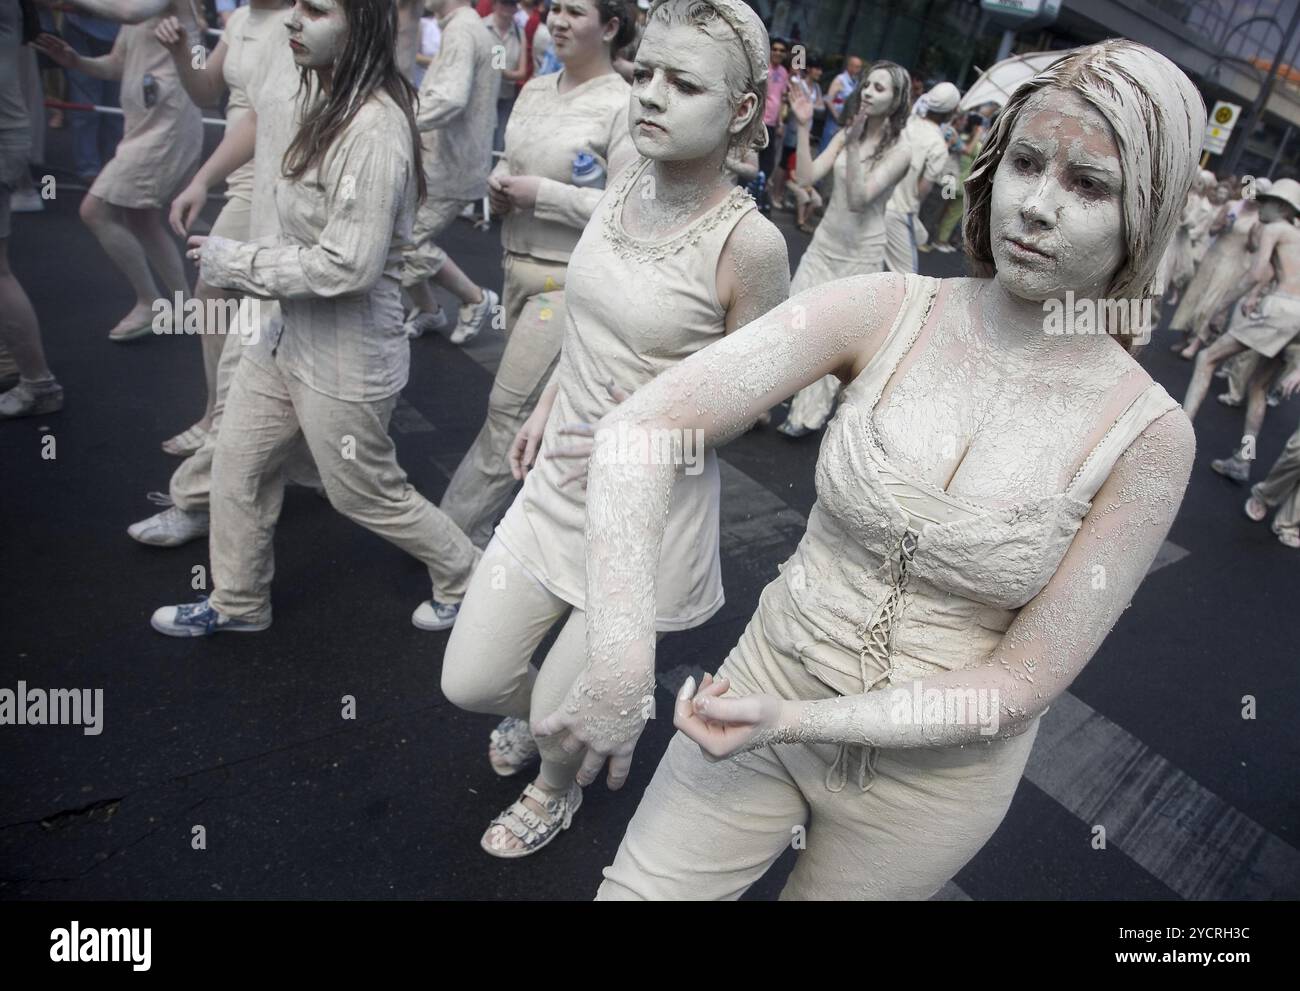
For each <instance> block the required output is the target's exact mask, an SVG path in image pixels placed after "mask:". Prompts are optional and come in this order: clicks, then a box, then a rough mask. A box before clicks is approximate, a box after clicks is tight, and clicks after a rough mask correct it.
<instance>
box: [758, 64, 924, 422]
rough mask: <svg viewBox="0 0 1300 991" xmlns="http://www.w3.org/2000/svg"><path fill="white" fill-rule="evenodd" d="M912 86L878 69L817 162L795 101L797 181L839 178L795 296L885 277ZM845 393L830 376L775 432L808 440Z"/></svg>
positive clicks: (804, 113) (903, 75) (803, 111)
mask: <svg viewBox="0 0 1300 991" xmlns="http://www.w3.org/2000/svg"><path fill="white" fill-rule="evenodd" d="M910 87H911V80H910V77H909V76H908V74H907V70H906V69H904V68H902V67H901V66H898V65H895V64H894V63H893V62H877V63H875V64H874V65H872V67H871V70H870V71H869V72H868V73H867V77H866V79H864V80H863V82H862V85H861V86H859V87H858V88H857V89H856V90H854V91H853V95H852V96H851V97H849V101H848V103H846V104H845V112H846V113H847V114H848V115H849V117H850V120H852V121H853V123H852V124H851V125H850V126H849V127H848V128H847V129H845V130H841V131H838V132H836V135H835V138H834V139H833V140H832V142H831V144H830V146H829V147H827V149H826V150H825V151H824V152H822V153H821V154H820V155H818V156H817V159H816V160H815V161H814V160H813V158H812V152H811V147H810V142H809V140H808V131H809V127H810V126H811V121H812V115H811V112H810V107H809V104H808V101H807V100H804V99H800V98H799V97H793V98H792V99H791V102H790V106H791V109H792V110H793V112H794V115H795V119H796V120H798V122H799V167H798V172H797V174H796V179H797V181H798V182H800V183H803V184H808V185H813V184H816V183H817V182H820V181H821V179H822V178H823V177H824V176H825V175H827V174H828V173H831V172H832V171H833V173H834V177H835V178H834V185H833V186H832V187H831V201H830V204H829V205H828V206H827V207H826V216H825V217H824V218H823V220H822V222H821V224H819V225H818V227H817V231H816V233H814V234H813V239H812V243H811V244H809V245H808V250H806V251H805V252H804V254H803V257H802V258H801V259H800V260H799V268H798V270H797V271H796V272H795V274H794V280H793V281H792V282H791V283H790V291H791V292H792V293H799V292H802V291H803V290H805V289H811V288H812V287H813V286H819V285H822V284H823V283H826V282H830V281H832V280H834V279H844V278H848V277H849V276H850V275H867V274H869V273H872V272H881V271H884V267H885V245H886V241H887V235H886V233H885V205H886V204H887V203H888V202H889V196H890V193H891V192H892V190H893V189H894V186H895V185H896V184H897V183H899V182H901V181H902V180H903V177H904V176H906V175H907V170H908V167H909V166H910V165H911V161H912V151H911V146H910V145H908V143H907V139H906V138H905V137H904V134H903V132H904V128H905V126H906V124H907V116H908V113H909V110H910V104H909V102H908V100H909V96H910V92H911V89H910ZM839 389H840V387H839V382H838V381H837V380H836V379H835V377H834V376H832V375H827V376H825V377H824V378H822V379H821V380H819V381H817V382H814V383H812V384H811V385H810V386H808V387H807V388H806V389H803V390H801V391H800V392H799V394H798V395H797V396H795V397H794V401H793V402H791V404H790V412H789V414H788V415H787V416H786V418H785V422H783V423H782V424H781V425H780V426H779V427H777V430H778V431H780V432H781V433H783V434H785V435H786V436H787V437H803V436H804V435H806V434H810V433H813V432H814V431H816V430H820V429H821V427H822V425H823V424H824V423H825V422H826V421H827V420H828V419H830V415H831V410H832V408H833V407H834V405H835V397H836V396H837V395H839Z"/></svg>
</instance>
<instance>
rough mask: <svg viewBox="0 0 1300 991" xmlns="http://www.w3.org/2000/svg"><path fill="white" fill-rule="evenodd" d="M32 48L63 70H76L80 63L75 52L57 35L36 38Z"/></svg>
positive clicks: (44, 35)
mask: <svg viewBox="0 0 1300 991" xmlns="http://www.w3.org/2000/svg"><path fill="white" fill-rule="evenodd" d="M32 47H33V48H35V49H36V50H37V51H38V52H40V53H41V54H42V55H44V56H45V57H46V58H48V59H49V60H50V61H51V62H53V63H54V64H55V65H57V66H59V67H60V68H63V69H76V68H77V64H78V63H79V62H80V61H81V56H80V55H78V54H77V50H76V49H75V48H73V47H72V46H71V45H69V44H68V43H67V42H66V41H64V40H63V39H62V38H60V37H59V36H58V35H53V34H41V35H37V36H36V40H35V41H33V42H32Z"/></svg>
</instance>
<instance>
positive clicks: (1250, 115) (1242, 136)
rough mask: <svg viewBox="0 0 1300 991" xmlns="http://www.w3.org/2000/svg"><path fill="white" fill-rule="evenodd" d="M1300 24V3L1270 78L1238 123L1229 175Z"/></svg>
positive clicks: (1226, 169) (1225, 166) (1228, 162)
mask: <svg viewBox="0 0 1300 991" xmlns="http://www.w3.org/2000/svg"><path fill="white" fill-rule="evenodd" d="M1297 25H1300V3H1297V4H1296V8H1295V10H1294V11H1292V13H1291V23H1290V24H1288V25H1287V29H1286V34H1285V35H1283V37H1282V44H1281V45H1279V46H1278V49H1277V54H1276V55H1274V56H1273V64H1272V65H1271V66H1269V70H1268V78H1267V79H1265V80H1264V85H1263V86H1261V87H1260V88H1259V94H1258V95H1257V96H1256V97H1255V102H1254V103H1252V104H1251V105H1250V110H1249V111H1248V112H1247V114H1246V119H1245V120H1243V121H1241V122H1240V123H1239V124H1238V127H1239V128H1240V132H1239V133H1238V134H1237V139H1236V141H1234V142H1233V145H1232V153H1231V154H1230V155H1228V157H1227V159H1226V160H1225V161H1224V163H1223V171H1224V172H1225V173H1227V174H1228V175H1236V174H1237V165H1238V163H1240V162H1241V155H1242V153H1243V152H1244V151H1245V150H1246V142H1247V141H1249V140H1250V135H1251V133H1252V132H1253V131H1254V130H1255V125H1256V124H1257V123H1258V122H1259V118H1260V116H1261V115H1262V114H1263V112H1264V107H1265V106H1267V105H1268V98H1269V97H1270V96H1271V95H1272V94H1273V84H1274V83H1276V82H1277V70H1278V69H1279V68H1280V67H1281V65H1282V59H1283V58H1284V57H1285V56H1286V53H1287V52H1289V51H1290V50H1291V39H1292V38H1294V37H1295V29H1296V26H1297Z"/></svg>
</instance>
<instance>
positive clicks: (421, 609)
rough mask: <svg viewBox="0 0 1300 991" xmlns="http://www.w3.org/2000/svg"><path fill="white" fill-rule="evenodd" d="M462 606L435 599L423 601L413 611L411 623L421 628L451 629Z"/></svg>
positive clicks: (434, 629)
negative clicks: (449, 604) (446, 603)
mask: <svg viewBox="0 0 1300 991" xmlns="http://www.w3.org/2000/svg"><path fill="white" fill-rule="evenodd" d="M459 612H460V606H459V605H454V606H448V605H444V604H443V603H441V602H438V601H437V600H435V599H429V600H428V601H427V602H421V603H420V604H419V605H418V606H416V607H415V612H413V613H411V624H412V625H413V626H415V627H417V628H419V629H421V630H433V631H437V630H450V629H451V628H452V626H453V625H455V623H456V614H457V613H459Z"/></svg>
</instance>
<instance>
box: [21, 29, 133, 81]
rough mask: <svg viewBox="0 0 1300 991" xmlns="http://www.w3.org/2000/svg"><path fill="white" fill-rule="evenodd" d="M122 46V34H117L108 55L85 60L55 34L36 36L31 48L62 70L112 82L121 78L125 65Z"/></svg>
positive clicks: (124, 54) (124, 51)
mask: <svg viewBox="0 0 1300 991" xmlns="http://www.w3.org/2000/svg"><path fill="white" fill-rule="evenodd" d="M123 44H124V43H123V41H122V34H121V32H118V36H117V40H116V41H114V42H113V47H112V49H111V50H110V51H109V53H108V54H107V55H100V56H98V57H97V58H86V57H85V56H84V55H82V54H81V53H80V52H78V51H77V50H76V49H75V48H73V47H72V46H71V45H69V44H68V43H67V42H66V41H64V40H63V39H62V38H61V37H59V36H58V35H55V34H41V35H37V37H36V40H35V41H33V42H32V47H33V48H35V49H36V50H37V51H38V52H40V53H41V54H42V55H45V56H46V57H47V58H49V59H50V60H51V61H52V62H54V63H55V64H56V65H58V66H60V67H62V68H64V69H69V70H71V71H74V72H81V73H84V74H85V75H87V76H90V77H92V78H94V79H107V80H114V79H121V78H122V67H123V66H124V65H125V63H126V50H125V49H124V48H123Z"/></svg>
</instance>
